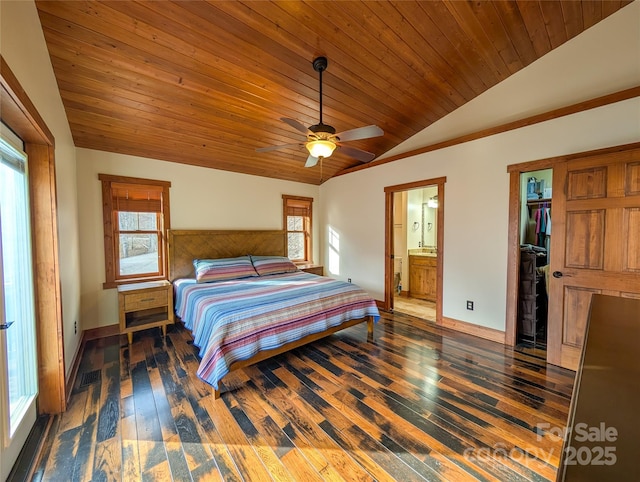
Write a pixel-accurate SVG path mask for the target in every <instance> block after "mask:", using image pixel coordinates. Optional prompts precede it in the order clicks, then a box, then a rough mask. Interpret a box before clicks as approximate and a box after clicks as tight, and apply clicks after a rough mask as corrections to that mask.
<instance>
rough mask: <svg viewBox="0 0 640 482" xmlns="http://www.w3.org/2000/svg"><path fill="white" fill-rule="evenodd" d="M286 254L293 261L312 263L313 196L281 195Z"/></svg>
mask: <svg viewBox="0 0 640 482" xmlns="http://www.w3.org/2000/svg"><path fill="white" fill-rule="evenodd" d="M282 201H283V210H282V211H283V213H284V223H283V224H284V229H285V231H286V232H287V256H288V257H289V258H290V259H291V260H292V261H294V262H298V263H312V262H313V260H312V254H311V219H312V214H313V211H312V205H313V198H310V197H299V196H287V195H286V194H284V195H283V196H282Z"/></svg>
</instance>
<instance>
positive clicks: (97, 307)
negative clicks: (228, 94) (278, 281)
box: [77, 148, 319, 329]
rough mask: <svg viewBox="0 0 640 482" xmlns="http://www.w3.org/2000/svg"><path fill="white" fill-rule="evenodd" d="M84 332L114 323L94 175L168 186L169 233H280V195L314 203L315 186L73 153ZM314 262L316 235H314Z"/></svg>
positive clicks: (117, 156) (120, 156) (118, 156)
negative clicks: (150, 181) (244, 231)
mask: <svg viewBox="0 0 640 482" xmlns="http://www.w3.org/2000/svg"><path fill="white" fill-rule="evenodd" d="M77 158H78V163H77V192H78V199H79V200H80V205H79V210H78V215H79V224H80V262H81V279H82V284H81V294H82V303H81V304H82V314H81V318H82V320H83V328H84V329H91V328H99V327H102V326H108V325H113V324H116V323H118V296H117V291H116V290H115V289H108V290H105V289H103V288H102V283H104V281H105V274H104V241H103V233H104V230H103V221H102V194H101V187H100V181H99V180H98V174H99V173H103V174H113V175H120V176H131V177H141V178H147V179H159V180H163V181H170V182H171V188H170V203H171V204H170V206H171V228H172V229H283V226H282V195H283V194H290V195H294V196H305V197H311V198H314V205H313V212H314V218H315V219H314V220H313V223H314V226H315V225H316V223H317V213H318V209H319V206H318V192H319V187H318V186H315V185H311V184H302V183H296V182H290V181H281V180H277V179H268V178H264V177H257V176H249V175H246V174H237V173H233V172H227V171H219V170H215V169H208V168H203V167H197V166H189V165H184V164H176V163H174V162H166V161H161V160H155V159H145V158H142V157H135V156H127V155H123V154H114V153H108V152H103V151H96V150H91V149H81V148H78V149H77ZM314 238H315V239H314V240H313V250H314V260H316V261H318V260H319V241H318V240H319V236H318V232H317V230H315V233H314Z"/></svg>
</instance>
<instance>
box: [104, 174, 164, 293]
mask: <svg viewBox="0 0 640 482" xmlns="http://www.w3.org/2000/svg"><path fill="white" fill-rule="evenodd" d="M98 178H99V179H100V181H102V205H103V216H104V252H105V273H106V281H105V283H104V287H105V288H113V287H115V286H117V285H118V284H121V283H127V282H133V281H150V280H156V279H166V277H167V263H166V261H167V260H166V242H165V235H164V233H166V230H167V229H169V227H170V225H169V187H171V183H170V182H166V181H156V180H152V179H138V178H132V177H123V176H110V175H107V174H99V175H98Z"/></svg>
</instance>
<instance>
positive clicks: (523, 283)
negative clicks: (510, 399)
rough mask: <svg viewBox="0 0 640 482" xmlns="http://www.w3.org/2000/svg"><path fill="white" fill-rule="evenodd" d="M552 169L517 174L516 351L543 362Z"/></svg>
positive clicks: (547, 303)
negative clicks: (540, 359) (518, 188)
mask: <svg viewBox="0 0 640 482" xmlns="http://www.w3.org/2000/svg"><path fill="white" fill-rule="evenodd" d="M552 186H553V169H551V168H550V169H542V170H537V171H527V172H523V173H521V174H520V206H521V211H520V227H519V236H520V245H519V247H520V262H519V264H518V280H519V281H518V306H517V309H518V314H517V325H516V348H517V349H519V350H521V351H524V352H527V353H529V354H532V355H535V356H539V357H540V358H544V359H546V357H547V355H546V350H547V332H548V330H547V319H548V306H549V297H548V291H549V288H548V287H549V279H548V277H549V261H550V259H551V258H550V255H551V253H550V246H551V206H552V199H551V198H552V193H553V190H552Z"/></svg>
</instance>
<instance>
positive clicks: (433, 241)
mask: <svg viewBox="0 0 640 482" xmlns="http://www.w3.org/2000/svg"><path fill="white" fill-rule="evenodd" d="M433 205H434V203H433V202H432V200H429V202H426V203H422V226H421V227H422V243H421V246H423V247H427V246H433V247H437V239H438V237H437V235H436V232H437V224H438V223H437V221H438V208H437V200H436V204H435V205H436V207H431V206H433Z"/></svg>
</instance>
